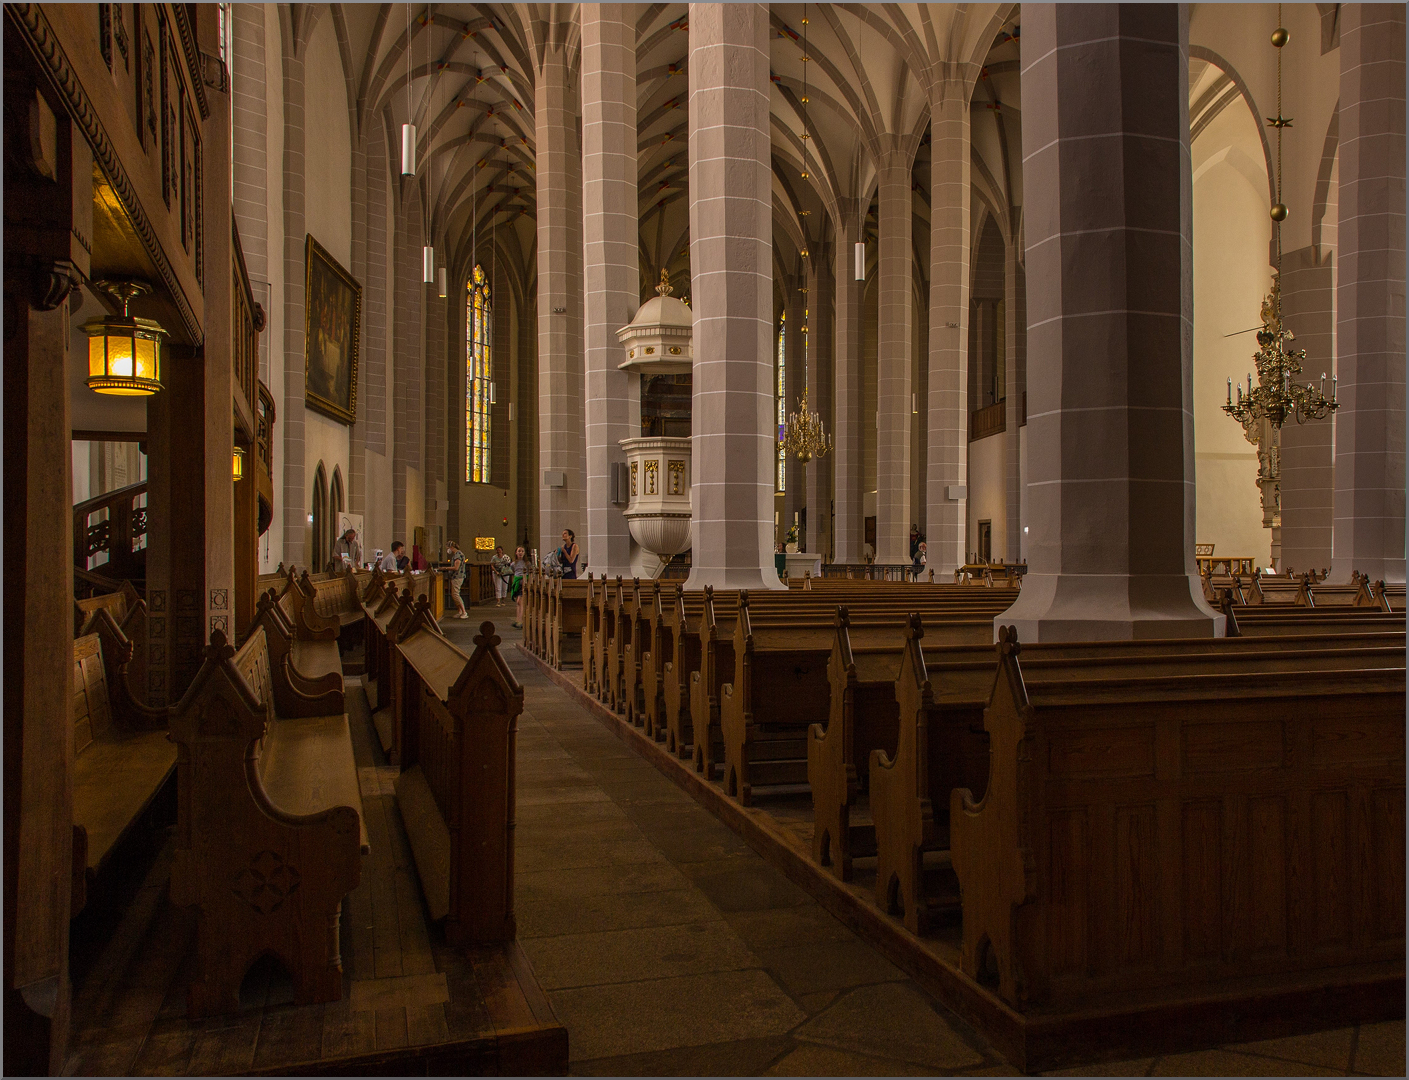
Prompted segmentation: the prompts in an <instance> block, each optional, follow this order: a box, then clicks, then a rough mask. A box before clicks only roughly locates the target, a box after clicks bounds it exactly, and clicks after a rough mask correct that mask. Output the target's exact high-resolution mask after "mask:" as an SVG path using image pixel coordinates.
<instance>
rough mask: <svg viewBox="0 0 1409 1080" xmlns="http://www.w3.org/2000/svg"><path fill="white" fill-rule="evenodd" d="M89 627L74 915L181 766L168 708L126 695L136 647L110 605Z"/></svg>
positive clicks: (77, 770)
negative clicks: (169, 731) (168, 730)
mask: <svg viewBox="0 0 1409 1080" xmlns="http://www.w3.org/2000/svg"><path fill="white" fill-rule="evenodd" d="M88 625H89V626H90V627H92V629H91V630H90V632H89V633H86V634H84V635H83V636H82V637H80V638H78V639H76V640H75V641H74V643H73V714H72V718H71V719H72V731H73V754H74V758H73V824H74V855H73V868H74V880H73V885H72V893H73V904H72V907H71V916H72V915H77V914H78V912H79V911H80V910H81V909H82V908H83V907H84V905H85V903H86V899H87V893H88V890H89V888H90V887H91V886H92V884H93V880H94V878H96V877H97V875H98V873H99V871H100V870H102V869H103V867H104V865H105V864H106V863H107V861H108V856H109V855H111V854H112V852H113V850H114V849H115V848H116V847H117V845H118V843H119V841H120V840H121V839H122V838H123V837H124V836H125V835H126V834H127V832H128V831H129V830H130V829H131V828H132V826H133V825H134V824H135V823H136V822H137V821H139V820H140V819H141V817H142V815H143V814H144V813H145V812H146V810H147V808H148V807H149V806H150V805H151V804H152V802H153V800H154V799H155V798H156V796H157V794H158V792H160V791H161V789H162V787H163V786H164V785H165V784H166V782H167V780H168V779H169V778H170V777H171V774H172V772H173V771H174V770H175V768H176V747H175V746H173V745H172V743H171V742H170V740H168V739H167V737H166V721H167V715H166V710H165V709H153V708H149V707H147V706H145V705H142V704H141V703H140V702H138V701H137V700H135V699H134V698H133V697H132V696H131V693H130V692H129V690H128V687H127V677H126V670H125V669H126V666H127V664H128V663H129V662H130V658H131V656H132V643H131V642H130V641H129V640H128V639H127V637H126V635H124V634H123V632H122V630H121V628H120V627H119V626H118V624H117V623H116V622H115V621H114V619H113V617H112V614H111V612H110V611H109V610H108V609H106V608H98V609H96V610H95V611H94V612H93V614H92V615H91V616H90V618H89V623H88Z"/></svg>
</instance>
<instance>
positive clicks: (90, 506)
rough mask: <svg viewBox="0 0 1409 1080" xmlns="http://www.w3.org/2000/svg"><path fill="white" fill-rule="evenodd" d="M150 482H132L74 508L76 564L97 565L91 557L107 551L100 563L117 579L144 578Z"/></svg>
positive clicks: (90, 568) (89, 566)
mask: <svg viewBox="0 0 1409 1080" xmlns="http://www.w3.org/2000/svg"><path fill="white" fill-rule="evenodd" d="M146 536H147V482H146V481H145V480H143V481H142V482H141V483H138V484H128V485H127V486H126V487H121V488H117V489H116V490H114V491H109V492H107V493H106V494H103V495H99V496H97V497H96V498H92V499H88V500H87V501H85V502H81V503H78V504H77V505H76V506H75V507H74V508H73V564H74V566H76V567H78V568H79V569H81V570H92V569H96V567H95V566H94V565H93V564H92V563H91V561H90V560H92V559H93V557H94V556H96V555H98V554H100V553H103V552H106V553H107V556H108V561H107V563H106V564H102V563H99V564H98V566H102V567H103V573H104V575H106V576H107V577H111V578H114V579H116V580H119V581H120V580H123V579H130V578H138V579H141V578H144V577H145V576H146V574H145V568H146V563H147V559H146V550H145V549H146V543H145V541H146Z"/></svg>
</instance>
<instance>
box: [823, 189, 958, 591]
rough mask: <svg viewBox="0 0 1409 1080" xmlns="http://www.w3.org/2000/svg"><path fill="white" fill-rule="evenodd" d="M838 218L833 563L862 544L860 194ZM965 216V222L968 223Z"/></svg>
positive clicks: (849, 559)
mask: <svg viewBox="0 0 1409 1080" xmlns="http://www.w3.org/2000/svg"><path fill="white" fill-rule="evenodd" d="M838 210H839V213H840V217H839V219H838V220H837V223H836V231H837V247H836V253H835V261H834V264H833V265H834V266H835V267H836V274H835V275H834V276H835V278H836V302H835V306H834V311H835V314H836V319H835V324H834V327H833V333H834V339H833V340H834V343H835V353H834V355H835V361H834V363H833V373H832V386H833V388H834V389H833V394H834V396H833V424H834V426H833V429H832V445H833V447H834V450H833V451H832V453H833V457H832V475H833V477H834V486H835V491H834V494H833V496H832V498H833V502H834V504H835V505H834V507H833V514H834V516H835V523H834V525H833V528H834V530H835V533H834V535H835V549H834V552H833V555H832V559H833V561H834V562H839V563H859V562H860V561H861V556H862V549H863V547H864V546H865V542H866V541H865V531H864V530H865V521H864V517H865V508H866V503H865V490H864V487H863V483H862V476H863V473H864V468H863V463H862V460H861V437H862V423H861V389H862V386H861V293H862V290H863V288H864V286H865V284H866V283H865V282H864V281H857V280H856V273H855V264H854V260H855V254H854V253H855V250H856V245H857V243H858V242H859V241H860V240H861V218H862V215H863V214H864V213H865V212H866V209H865V207H863V206H861V205H860V200H858V199H842V200H840V201H839V204H838ZM967 220H968V219H967V217H966V218H965V221H966V222H967Z"/></svg>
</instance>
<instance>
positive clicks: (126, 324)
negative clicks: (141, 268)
mask: <svg viewBox="0 0 1409 1080" xmlns="http://www.w3.org/2000/svg"><path fill="white" fill-rule="evenodd" d="M96 284H97V286H98V288H101V289H105V290H106V291H108V292H110V293H112V294H113V295H114V296H116V297H117V298H118V299H120V300H121V301H122V314H121V315H120V316H117V315H108V316H104V317H103V318H101V319H90V320H89V321H88V322H86V323H84V324H83V328H82V329H83V332H84V333H86V334H87V335H88V388H89V389H90V390H94V391H96V392H97V393H99V394H113V395H117V396H120V397H146V396H148V395H150V394H155V393H156V392H157V391H159V390H160V389H161V388H162V386H161V343H162V339H163V338H165V337H166V331H165V330H163V329H162V327H161V324H159V323H155V322H153V321H152V320H151V319H138V318H134V317H133V316H131V315H129V314H128V311H127V305H128V304H129V303H131V302H132V298H133V297H135V296H143V295H145V294H146V293H149V292H151V291H152V289H151V286H150V285H148V284H146V283H145V282H142V281H100V282H97V283H96Z"/></svg>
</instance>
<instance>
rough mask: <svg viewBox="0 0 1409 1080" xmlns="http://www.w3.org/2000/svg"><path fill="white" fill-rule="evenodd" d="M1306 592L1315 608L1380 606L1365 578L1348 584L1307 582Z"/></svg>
mask: <svg viewBox="0 0 1409 1080" xmlns="http://www.w3.org/2000/svg"><path fill="white" fill-rule="evenodd" d="M1307 592H1308V593H1309V595H1310V601H1311V606H1312V607H1316V608H1329V607H1355V608H1378V607H1379V606H1380V605H1379V601H1378V600H1377V599H1376V598H1375V594H1374V592H1373V590H1372V589H1371V588H1370V582H1369V580H1368V579H1367V578H1358V579H1357V580H1355V581H1353V582H1351V583H1350V584H1349V585H1332V584H1330V583H1329V582H1326V581H1318V582H1315V583H1314V584H1310V583H1308V585H1307Z"/></svg>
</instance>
